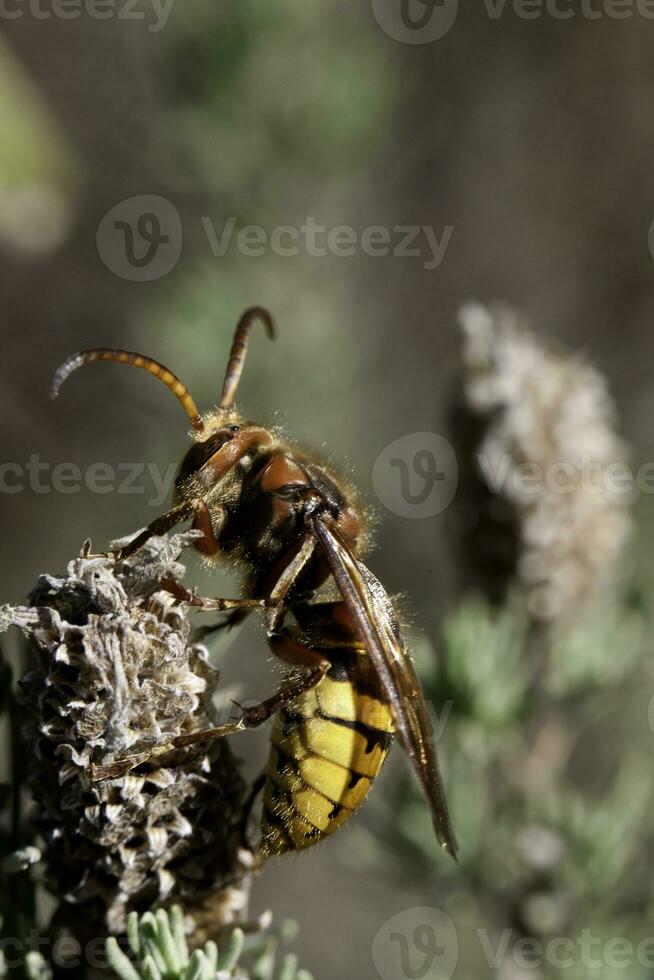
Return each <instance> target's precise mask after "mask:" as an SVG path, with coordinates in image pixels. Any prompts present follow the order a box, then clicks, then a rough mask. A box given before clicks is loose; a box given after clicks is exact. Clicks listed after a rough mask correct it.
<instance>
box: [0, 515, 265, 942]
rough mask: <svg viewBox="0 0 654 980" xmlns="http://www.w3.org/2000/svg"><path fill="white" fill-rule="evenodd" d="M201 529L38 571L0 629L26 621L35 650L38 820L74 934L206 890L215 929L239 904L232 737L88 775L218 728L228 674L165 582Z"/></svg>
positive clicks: (32, 735)
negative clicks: (104, 775) (214, 662)
mask: <svg viewBox="0 0 654 980" xmlns="http://www.w3.org/2000/svg"><path fill="white" fill-rule="evenodd" d="M195 537H196V532H189V533H187V534H180V535H174V536H171V537H170V538H152V539H151V540H150V541H149V542H148V544H147V545H146V546H145V547H143V548H142V549H141V550H140V551H139V552H138V553H137V554H135V555H134V556H132V557H131V558H129V559H127V560H125V561H123V562H117V561H116V560H115V559H114V558H113V557H106V556H93V555H89V556H87V557H80V558H78V559H76V560H74V561H71V562H70V564H69V566H68V569H67V574H66V575H65V576H63V577H62V578H53V577H51V576H47V575H44V576H42V577H41V578H40V580H39V582H38V584H37V586H36V588H35V590H34V592H33V593H32V595H31V597H30V607H27V608H24V607H23V608H13V609H12V608H5V609H4V610H0V628H2V627H5V628H6V626H7V625H8V624H13V625H16V626H18V627H19V628H20V629H21V630H22V631H23V632H24V633H25V634H26V635H27V636H28V637H29V638H30V640H31V641H32V644H33V647H34V650H35V653H36V664H35V666H34V669H33V670H32V671H31V672H30V673H29V674H28V675H27V676H26V677H25V678H24V679H23V681H22V683H21V688H22V692H23V695H22V696H23V701H24V703H25V706H26V708H27V712H28V719H29V721H28V732H27V734H28V738H29V740H30V742H31V744H32V746H33V759H32V765H31V774H30V784H31V789H32V795H33V797H34V803H35V821H36V825H37V828H38V831H39V832H40V834H41V836H42V837H43V840H44V860H45V862H46V868H47V877H48V884H49V886H50V888H51V889H52V892H53V894H54V895H55V896H56V897H57V898H59V899H60V900H61V902H62V907H61V908H60V913H62V912H65V910H66V908H68V910H69V911H70V912H72V914H69V915H68V916H66V915H61V918H62V919H63V920H65V921H67V922H68V924H70V926H71V927H72V928H73V931H74V932H75V933H76V934H77V935H79V934H80V932H83V933H86V934H93V933H95V934H96V935H97V934H100V935H101V934H103V933H105V932H107V931H108V932H111V933H119V932H122V931H123V929H124V927H125V919H126V914H127V912H128V911H130V910H132V909H135V910H138V911H141V910H145V909H148V908H152V907H153V906H156V905H157V904H159V903H162V902H166V903H167V904H170V903H171V902H173V901H175V902H178V903H179V904H181V905H182V906H183V908H184V909H185V911H186V912H188V913H190V914H191V915H192V914H193V912H194V910H195V909H197V910H198V911H200V910H202V912H201V914H202V915H203V916H204V915H205V914H206V913H205V909H206V907H207V904H208V903H209V901H210V900H211V901H210V905H211V907H212V908H213V909H215V910H216V917H217V921H216V923H215V925H216V929H219V928H220V927H222V926H224V925H226V924H228V923H229V922H231V921H234V920H238V919H240V918H241V916H242V914H243V912H244V906H245V904H246V897H247V889H248V880H249V874H248V868H247V865H248V863H250V864H251V861H250V862H249V861H244V860H243V853H242V852H240V853H239V840H238V837H239V835H238V833H237V829H236V828H237V826H238V824H239V822H240V820H241V817H242V812H241V811H242V801H243V795H244V784H243V781H242V779H241V776H240V774H239V770H238V767H237V765H236V763H235V760H234V757H233V755H232V753H231V751H230V748H229V745H228V744H227V742H226V741H217V742H213V743H206V744H205V745H204V746H201V747H195V748H192V749H184V750H179V751H177V752H175V753H174V754H171V755H167V756H165V757H162V759H161V760H160V761H158V762H157V764H156V765H155V764H152V765H149V766H148V765H146V766H141V767H140V768H139V769H137V770H134V771H132V772H131V773H128V774H127V775H125V776H123V777H122V778H119V779H112V780H108V781H105V782H99V783H98V782H91V781H90V780H89V778H88V775H87V769H88V766H89V764H90V763H91V761H93V762H94V763H106V762H109V761H111V760H112V759H114V758H116V757H120V756H122V755H125V754H129V752H130V750H133V749H134V748H135V747H136V746H138V747H139V748H144V747H146V746H147V745H148V744H151V743H155V742H160V741H162V739H163V740H165V739H167V738H168V737H174V736H175V735H178V734H181V733H183V732H188V731H190V730H193V729H198V728H204V727H208V726H210V725H212V724H215V722H216V719H215V718H214V712H213V708H212V695H213V694H214V691H215V687H216V682H217V672H216V670H215V669H214V668H213V667H212V666H211V665H210V664H209V662H208V658H207V653H206V650H204V648H202V647H201V646H199V645H197V644H194V643H193V642H192V640H191V626H190V624H189V621H188V619H187V617H186V614H185V612H184V610H183V609H182V608H180V606H179V605H178V604H176V602H175V600H174V599H173V598H172V596H171V595H170V593H169V592H167V591H164V590H162V587H161V582H162V579H164V578H167V579H173V580H174V581H176V582H179V581H180V580H181V578H182V576H183V574H184V567H183V566H182V565H181V564H180V563H179V562H178V561H177V559H178V557H179V555H180V553H181V551H182V550H183V548H185V547H186V546H188V545H189V544H190V543H191V542H192V541H193V540H194V538H195ZM81 924H83V925H81ZM205 925H206V923H203V928H204V926H205Z"/></svg>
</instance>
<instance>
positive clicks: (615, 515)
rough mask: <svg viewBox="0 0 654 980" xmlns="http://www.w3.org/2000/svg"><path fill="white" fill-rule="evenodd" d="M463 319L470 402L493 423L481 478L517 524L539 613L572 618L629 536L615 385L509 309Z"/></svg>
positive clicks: (484, 444)
mask: <svg viewBox="0 0 654 980" xmlns="http://www.w3.org/2000/svg"><path fill="white" fill-rule="evenodd" d="M460 319H461V325H462V328H463V334H464V343H463V360H464V367H465V396H466V400H467V403H468V406H469V407H470V408H471V409H472V410H473V411H474V412H475V413H476V414H477V415H478V416H480V417H481V418H483V419H484V421H485V429H484V434H483V436H482V439H481V443H480V445H479V446H478V447H477V459H478V461H479V464H480V467H481V470H482V473H483V476H484V479H485V481H486V483H487V486H488V487H489V489H490V490H491V492H492V493H494V494H495V495H498V496H499V499H500V500H504V501H506V502H508V503H509V505H510V506H511V508H512V510H513V513H514V514H515V517H516V523H517V527H518V532H519V549H520V553H519V558H518V572H519V575H520V577H521V578H522V580H523V581H524V582H525V583H526V584H527V586H528V587H529V590H530V600H531V608H532V611H533V613H534V614H535V615H536V616H537V617H539V618H542V619H547V620H552V619H556V618H559V617H563V616H566V615H567V614H570V613H572V612H573V611H574V610H575V609H576V608H578V606H579V604H580V603H582V602H585V601H586V600H588V599H589V598H591V597H592V596H596V595H597V594H598V593H599V592H600V591H601V589H602V588H603V587H604V586H605V585H606V584H607V583H610V582H611V581H614V580H615V579H616V577H617V576H616V571H617V569H618V568H619V560H620V556H621V552H622V550H623V547H624V545H625V542H626V540H627V537H628V534H629V531H630V528H631V521H630V517H629V515H628V512H627V507H626V505H627V504H628V502H629V494H627V493H625V492H624V490H623V488H622V487H621V486H620V485H619V481H618V480H616V479H615V475H616V465H617V466H618V467H624V464H625V461H626V458H627V454H626V449H625V446H624V444H623V443H622V441H621V440H620V439H619V438H618V436H617V435H616V433H615V424H616V417H615V408H614V405H613V402H612V400H611V397H610V395H609V393H608V390H607V384H606V380H605V378H604V377H603V376H602V375H601V374H600V373H599V372H598V371H596V370H595V369H594V368H593V367H591V366H590V365H588V364H587V363H585V362H584V361H583V360H582V359H580V358H578V357H573V356H571V355H568V354H565V353H554V352H552V351H550V350H547V349H546V348H545V347H543V346H542V345H541V344H540V343H539V341H538V340H537V339H536V338H535V337H534V336H533V335H532V334H531V333H529V332H528V330H526V329H525V326H524V324H522V323H521V322H520V320H519V318H518V317H517V316H516V314H515V313H514V312H513V311H511V310H510V309H508V308H505V307H492V308H490V309H487V308H486V307H483V306H479V305H476V304H475V305H472V304H471V305H469V306H466V307H465V308H464V309H463V310H462V312H461V317H460ZM493 484H494V485H493Z"/></svg>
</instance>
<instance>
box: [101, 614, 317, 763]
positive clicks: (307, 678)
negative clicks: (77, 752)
mask: <svg viewBox="0 0 654 980" xmlns="http://www.w3.org/2000/svg"><path fill="white" fill-rule="evenodd" d="M273 639H274V641H275V643H274V644H273V643H272V640H271V645H272V646H273V650H274V652H275V653H277V654H278V655H279V656H283V659H285V660H287V661H288V662H290V663H294V664H295V665H296V666H305V667H307V668H309V669H308V670H307V673H306V674H305V675H303V676H301V677H298V678H295V679H294V680H292V681H291V682H290V683H289V684H287V685H286V687H283V688H282V689H281V690H280V691H278V692H277V693H276V694H274V695H273V696H272V697H270V698H267V699H266V700H265V701H262V702H261V704H255V705H254V706H253V707H251V708H246V709H245V710H244V711H243V714H242V715H241V717H240V718H239V719H238V720H237V721H235V722H231V723H230V724H228V725H218V726H217V727H215V728H206V729H203V730H202V731H200V732H189V733H188V734H187V735H177V736H176V737H175V738H171V739H170V741H168V742H162V743H160V744H159V745H152V746H150V747H149V748H147V749H144V750H143V751H142V752H135V753H133V754H132V755H129V756H125V757H124V758H123V759H116V760H115V761H114V762H110V763H108V764H107V765H104V766H91V767H90V768H89V778H90V779H92V780H93V781H97V780H101V779H118V778H119V777H120V776H124V775H125V773H127V772H129V771H130V769H134V768H135V767H136V766H140V765H142V763H144V762H151V761H152V760H153V759H156V758H159V756H162V755H167V754H168V753H169V752H173V751H174V750H175V749H182V748H186V747H187V746H190V745H198V744H200V743H202V742H210V741H213V740H214V739H216V738H224V737H225V736H226V735H234V734H236V732H242V731H245V729H247V728H257V727H258V726H259V725H261V724H263V722H264V721H267V720H268V718H270V717H271V716H272V715H274V714H275V712H276V711H279V710H280V708H283V707H284V706H285V705H287V704H290V703H292V702H293V701H295V700H297V698H298V697H299V696H300V695H301V694H303V693H304V692H305V691H308V690H309V689H310V688H312V687H314V686H315V685H316V684H317V683H318V682H319V681H320V680H322V678H323V677H324V676H325V674H326V672H327V670H328V669H329V661H328V660H326V659H325V658H324V657H321V656H320V654H318V653H314V652H313V651H311V650H309V649H308V648H307V647H304V646H302V645H301V644H299V643H296V642H295V641H294V640H293V639H292V638H290V637H288V636H286V635H285V634H284V633H279V634H277V636H276V637H274V638H273ZM296 647H297V648H298V649H297V650H296ZM282 648H284V653H282V652H281V651H282Z"/></svg>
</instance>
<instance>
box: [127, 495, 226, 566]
mask: <svg viewBox="0 0 654 980" xmlns="http://www.w3.org/2000/svg"><path fill="white" fill-rule="evenodd" d="M189 517H192V518H193V523H192V525H191V527H192V528H193V530H194V531H202V532H203V534H204V537H202V538H199V539H198V540H197V541H196V542H194V544H195V547H196V548H197V550H198V551H200V552H202V554H203V555H216V554H218V552H219V551H220V545H219V543H218V540H217V538H216V535H215V533H214V529H213V524H212V522H211V515H210V513H209V508H208V507H207V505H206V503H205V502H204V501H203V500H200V499H195V500H185V501H184V502H183V503H181V504H178V505H177V507H173V508H172V510H169V511H167V512H166V513H165V514H162V515H161V516H160V517H156V518H155V519H154V520H153V521H152V522H151V523H150V524H148V526H147V527H146V528H145V529H144V530H143V531H141V533H140V534H137V535H136V537H135V538H134V539H133V540H132V541H130V542H129V544H126V545H125V547H124V548H121V550H120V551H119V553H118V559H119V561H122V560H123V559H124V558H129V556H130V555H133V554H134V552H135V551H138V550H139V548H142V547H143V545H144V544H145V543H146V541H149V539H150V538H152V537H154V536H155V535H160V534H166V533H167V532H168V531H171V530H172V529H173V528H174V527H175V526H176V525H177V524H181V523H182V521H186V520H188V519H189Z"/></svg>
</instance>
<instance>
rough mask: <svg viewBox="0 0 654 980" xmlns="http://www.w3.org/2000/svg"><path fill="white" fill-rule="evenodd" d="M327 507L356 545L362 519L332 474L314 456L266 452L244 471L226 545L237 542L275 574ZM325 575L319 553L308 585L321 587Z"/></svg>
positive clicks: (257, 563)
mask: <svg viewBox="0 0 654 980" xmlns="http://www.w3.org/2000/svg"><path fill="white" fill-rule="evenodd" d="M320 512H324V513H326V514H328V515H329V516H330V517H331V519H332V520H334V521H335V522H336V524H337V526H338V527H339V529H340V530H341V533H342V534H343V536H344V537H345V539H346V541H347V543H348V544H349V545H350V547H352V548H353V549H355V550H356V545H357V538H358V535H359V531H360V522H359V518H358V515H357V513H356V511H355V509H354V508H353V507H352V506H351V505H350V504H349V502H348V501H347V499H346V497H345V495H344V493H343V491H342V490H341V489H340V487H339V486H338V485H337V484H336V483H335V482H334V480H333V479H332V478H331V477H330V476H329V475H328V474H327V473H326V472H325V470H323V469H322V467H320V466H317V465H316V464H315V463H313V462H311V461H310V460H307V459H305V458H304V457H301V456H291V455H290V454H288V453H286V452H272V453H265V454H262V456H261V457H260V458H259V459H258V460H256V461H254V462H253V464H252V467H251V469H250V470H249V472H248V473H247V474H246V476H245V478H244V483H243V490H242V493H241V497H240V500H239V502H238V504H237V505H236V506H235V507H234V508H233V509H232V511H231V513H230V515H229V520H228V522H227V526H226V527H225V532H224V539H223V544H224V546H225V549H226V550H227V551H229V550H230V547H232V546H236V544H237V543H238V545H239V546H240V547H241V548H242V549H244V552H245V557H246V559H248V560H249V561H251V562H252V564H253V565H254V566H255V567H259V568H264V567H265V568H266V569H267V570H268V571H269V572H270V573H271V574H272V575H273V577H274V575H275V574H278V565H279V563H281V565H283V564H284V563H285V562H286V561H287V560H290V557H292V555H293V554H294V552H295V551H296V550H297V548H298V547H299V546H300V544H301V542H302V541H303V540H304V538H305V537H306V535H307V533H308V531H309V527H308V518H309V517H310V516H311V515H315V514H316V513H320ZM326 576H327V571H326V566H324V563H323V562H322V560H321V559H316V561H314V562H312V563H311V568H309V567H307V573H306V576H305V585H307V587H309V580H311V587H317V585H318V584H320V581H323V580H324V578H326Z"/></svg>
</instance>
